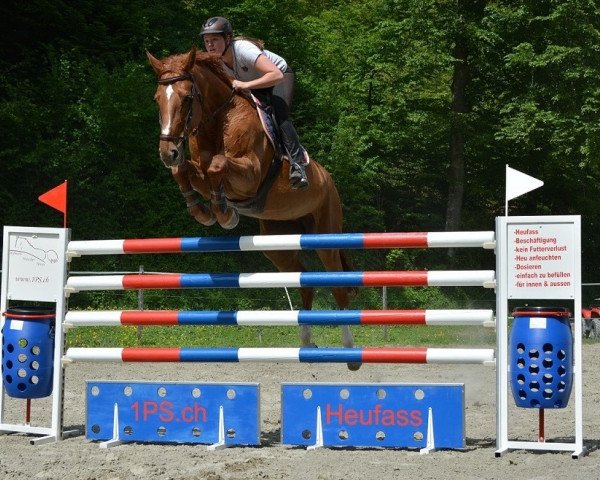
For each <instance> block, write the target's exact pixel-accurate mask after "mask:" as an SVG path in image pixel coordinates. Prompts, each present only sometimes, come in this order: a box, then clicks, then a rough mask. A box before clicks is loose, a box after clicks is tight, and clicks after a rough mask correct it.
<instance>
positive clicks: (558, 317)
mask: <svg viewBox="0 0 600 480" xmlns="http://www.w3.org/2000/svg"><path fill="white" fill-rule="evenodd" d="M570 316H571V313H570V312H569V310H568V309H566V308H562V307H523V308H516V309H515V310H514V311H513V317H514V322H513V325H512V329H511V332H510V339H509V342H508V344H509V345H508V351H509V365H510V385H511V390H512V394H513V397H514V399H515V403H516V404H517V406H518V407H522V408H565V407H566V406H567V403H568V402H569V396H570V395H571V387H572V386H573V334H572V333H571V326H570V324H569V317H570Z"/></svg>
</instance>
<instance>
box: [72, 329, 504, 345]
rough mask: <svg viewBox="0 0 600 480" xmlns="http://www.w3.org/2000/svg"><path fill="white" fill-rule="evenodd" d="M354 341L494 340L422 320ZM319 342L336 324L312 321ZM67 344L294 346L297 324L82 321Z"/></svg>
mask: <svg viewBox="0 0 600 480" xmlns="http://www.w3.org/2000/svg"><path fill="white" fill-rule="evenodd" d="M351 329H352V333H353V335H354V338H355V342H356V345H357V346H363V347H379V346H439V345H449V346H461V345H465V346H493V345H494V344H495V342H496V334H495V330H494V329H493V328H481V327H437V326H436V327H426V326H389V327H382V326H353V327H351ZM312 330H313V341H314V342H315V343H316V344H317V345H318V346H321V347H335V346H340V345H341V332H340V329H339V327H335V326H318V327H313V329H312ZM67 345H68V346H69V347H140V346H157V347H194V346H196V347H297V346H299V336H298V328H296V327H291V328H290V327H248V326H243V327H242V326H172V327H171V326H169V327H162V326H160V327H159V326H145V327H143V328H138V327H134V326H125V327H82V328H75V329H71V330H70V331H68V333H67Z"/></svg>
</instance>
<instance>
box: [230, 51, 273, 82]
mask: <svg viewBox="0 0 600 480" xmlns="http://www.w3.org/2000/svg"><path fill="white" fill-rule="evenodd" d="M254 68H256V70H258V71H259V72H260V73H262V76H260V77H259V78H257V79H255V80H250V81H248V82H243V81H241V80H234V81H233V88H236V89H241V90H254V89H260V88H268V87H272V86H274V85H277V84H278V83H279V82H281V80H283V73H282V72H281V70H279V68H277V66H276V65H275V64H274V63H273V62H272V61H271V60H269V59H268V58H267V57H266V55H265V54H264V53H261V54H260V55H259V56H258V58H257V59H256V62H255V63H254Z"/></svg>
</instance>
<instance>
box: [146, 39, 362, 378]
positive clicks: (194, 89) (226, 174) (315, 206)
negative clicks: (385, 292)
mask: <svg viewBox="0 0 600 480" xmlns="http://www.w3.org/2000/svg"><path fill="white" fill-rule="evenodd" d="M146 55H147V57H148V60H149V62H150V65H151V66H152V68H153V70H154V73H155V74H156V77H157V82H158V86H157V89H156V93H155V95H154V99H155V101H156V103H157V105H158V110H159V122H160V128H161V134H160V139H159V155H160V159H161V161H162V163H163V164H164V166H165V167H167V168H169V169H171V173H172V175H173V178H174V179H175V181H176V182H177V184H178V185H179V189H180V191H181V193H182V194H183V196H184V197H185V199H186V204H187V208H188V211H189V214H190V215H191V216H192V217H193V218H194V219H195V220H196V221H197V222H199V223H200V224H202V225H205V226H211V225H213V224H215V223H217V222H218V224H219V225H220V226H221V227H222V228H224V229H232V228H234V227H235V226H236V225H237V223H238V221H239V215H240V214H241V215H244V216H248V217H253V218H256V219H258V223H259V228H260V234H261V235H285V234H302V233H340V232H341V231H342V221H343V215H342V206H341V201H340V196H339V194H338V191H337V188H336V186H335V184H334V182H333V179H332V178H331V175H330V174H329V173H328V172H327V170H326V169H325V168H324V167H323V166H322V165H320V164H319V163H318V162H317V161H315V160H313V159H311V160H310V162H309V164H308V165H307V166H306V172H307V175H308V179H309V182H310V185H309V187H308V188H306V189H303V190H292V189H291V188H290V185H289V181H288V177H287V172H286V169H284V168H282V167H281V162H279V163H278V162H274V161H273V159H274V155H275V149H274V147H273V146H272V144H271V142H270V141H269V138H268V136H267V135H266V133H265V132H264V128H263V126H262V124H261V121H260V119H259V116H258V113H257V111H256V106H255V105H254V103H253V102H252V101H251V100H250V99H249V98H248V95H247V93H245V92H238V91H235V90H234V89H233V87H232V83H231V82H232V79H231V78H230V77H229V76H228V75H227V74H226V73H225V71H224V69H223V66H222V64H221V60H220V59H219V58H218V57H216V56H213V55H210V54H208V53H204V52H200V51H197V50H196V48H195V47H193V48H192V49H191V50H190V51H189V52H187V53H184V54H175V55H171V56H169V57H166V58H163V59H160V60H159V59H157V58H155V57H154V56H153V55H152V54H151V53H150V52H146ZM186 140H187V141H188V145H189V151H190V159H189V160H186V159H185V158H184V147H185V141H186ZM203 200H204V201H208V205H205V204H204V203H203ZM263 253H264V255H265V256H266V257H267V258H268V259H269V260H270V261H271V262H272V263H273V265H274V266H275V267H276V268H277V269H278V270H279V271H280V272H302V271H306V269H305V267H304V265H303V264H302V262H301V260H300V257H299V252H298V251H265V252H263ZM316 253H317V255H318V256H319V258H320V260H321V262H322V263H323V266H324V267H325V269H326V270H327V271H351V270H352V265H351V263H350V260H349V258H348V257H347V254H346V252H344V251H343V250H337V249H332V250H329V249H328V250H317V252H316ZM332 290H333V296H334V298H335V301H336V304H337V307H338V309H348V307H349V304H350V300H351V297H352V296H353V295H354V293H355V290H356V289H354V288H346V287H338V288H333V289H332ZM300 296H301V299H302V308H303V309H305V310H310V309H311V308H312V303H313V297H314V291H313V289H312V288H306V287H305V288H300ZM300 341H301V345H302V346H314V344H313V343H312V337H311V331H310V327H309V326H307V325H302V326H301V327H300ZM342 343H343V345H344V347H348V348H351V347H353V346H354V338H353V337H352V333H351V331H350V328H349V326H347V325H346V326H343V327H342ZM348 368H350V369H351V370H356V369H358V368H360V363H349V364H348Z"/></svg>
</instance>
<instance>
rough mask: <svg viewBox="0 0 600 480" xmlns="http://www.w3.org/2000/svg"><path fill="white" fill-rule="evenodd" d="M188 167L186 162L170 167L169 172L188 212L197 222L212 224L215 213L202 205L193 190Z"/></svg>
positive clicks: (199, 197) (200, 198)
mask: <svg viewBox="0 0 600 480" xmlns="http://www.w3.org/2000/svg"><path fill="white" fill-rule="evenodd" d="M189 170H190V167H189V166H188V165H187V163H184V164H183V165H180V166H177V167H171V174H172V175H173V178H174V179H175V181H176V182H177V185H178V186H179V190H180V191H181V194H182V195H183V198H184V199H185V205H186V207H187V210H188V213H189V214H190V216H191V217H192V218H194V219H195V220H196V221H197V222H198V223H201V224H202V225H206V226H207V227H209V226H211V225H214V223H215V222H216V218H215V215H214V214H213V212H212V210H211V209H210V208H208V207H207V206H206V205H204V203H203V202H204V199H203V198H202V196H201V195H200V194H199V193H198V192H197V191H196V190H194V188H193V187H192V183H191V181H190V177H189V173H190V172H189Z"/></svg>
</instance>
